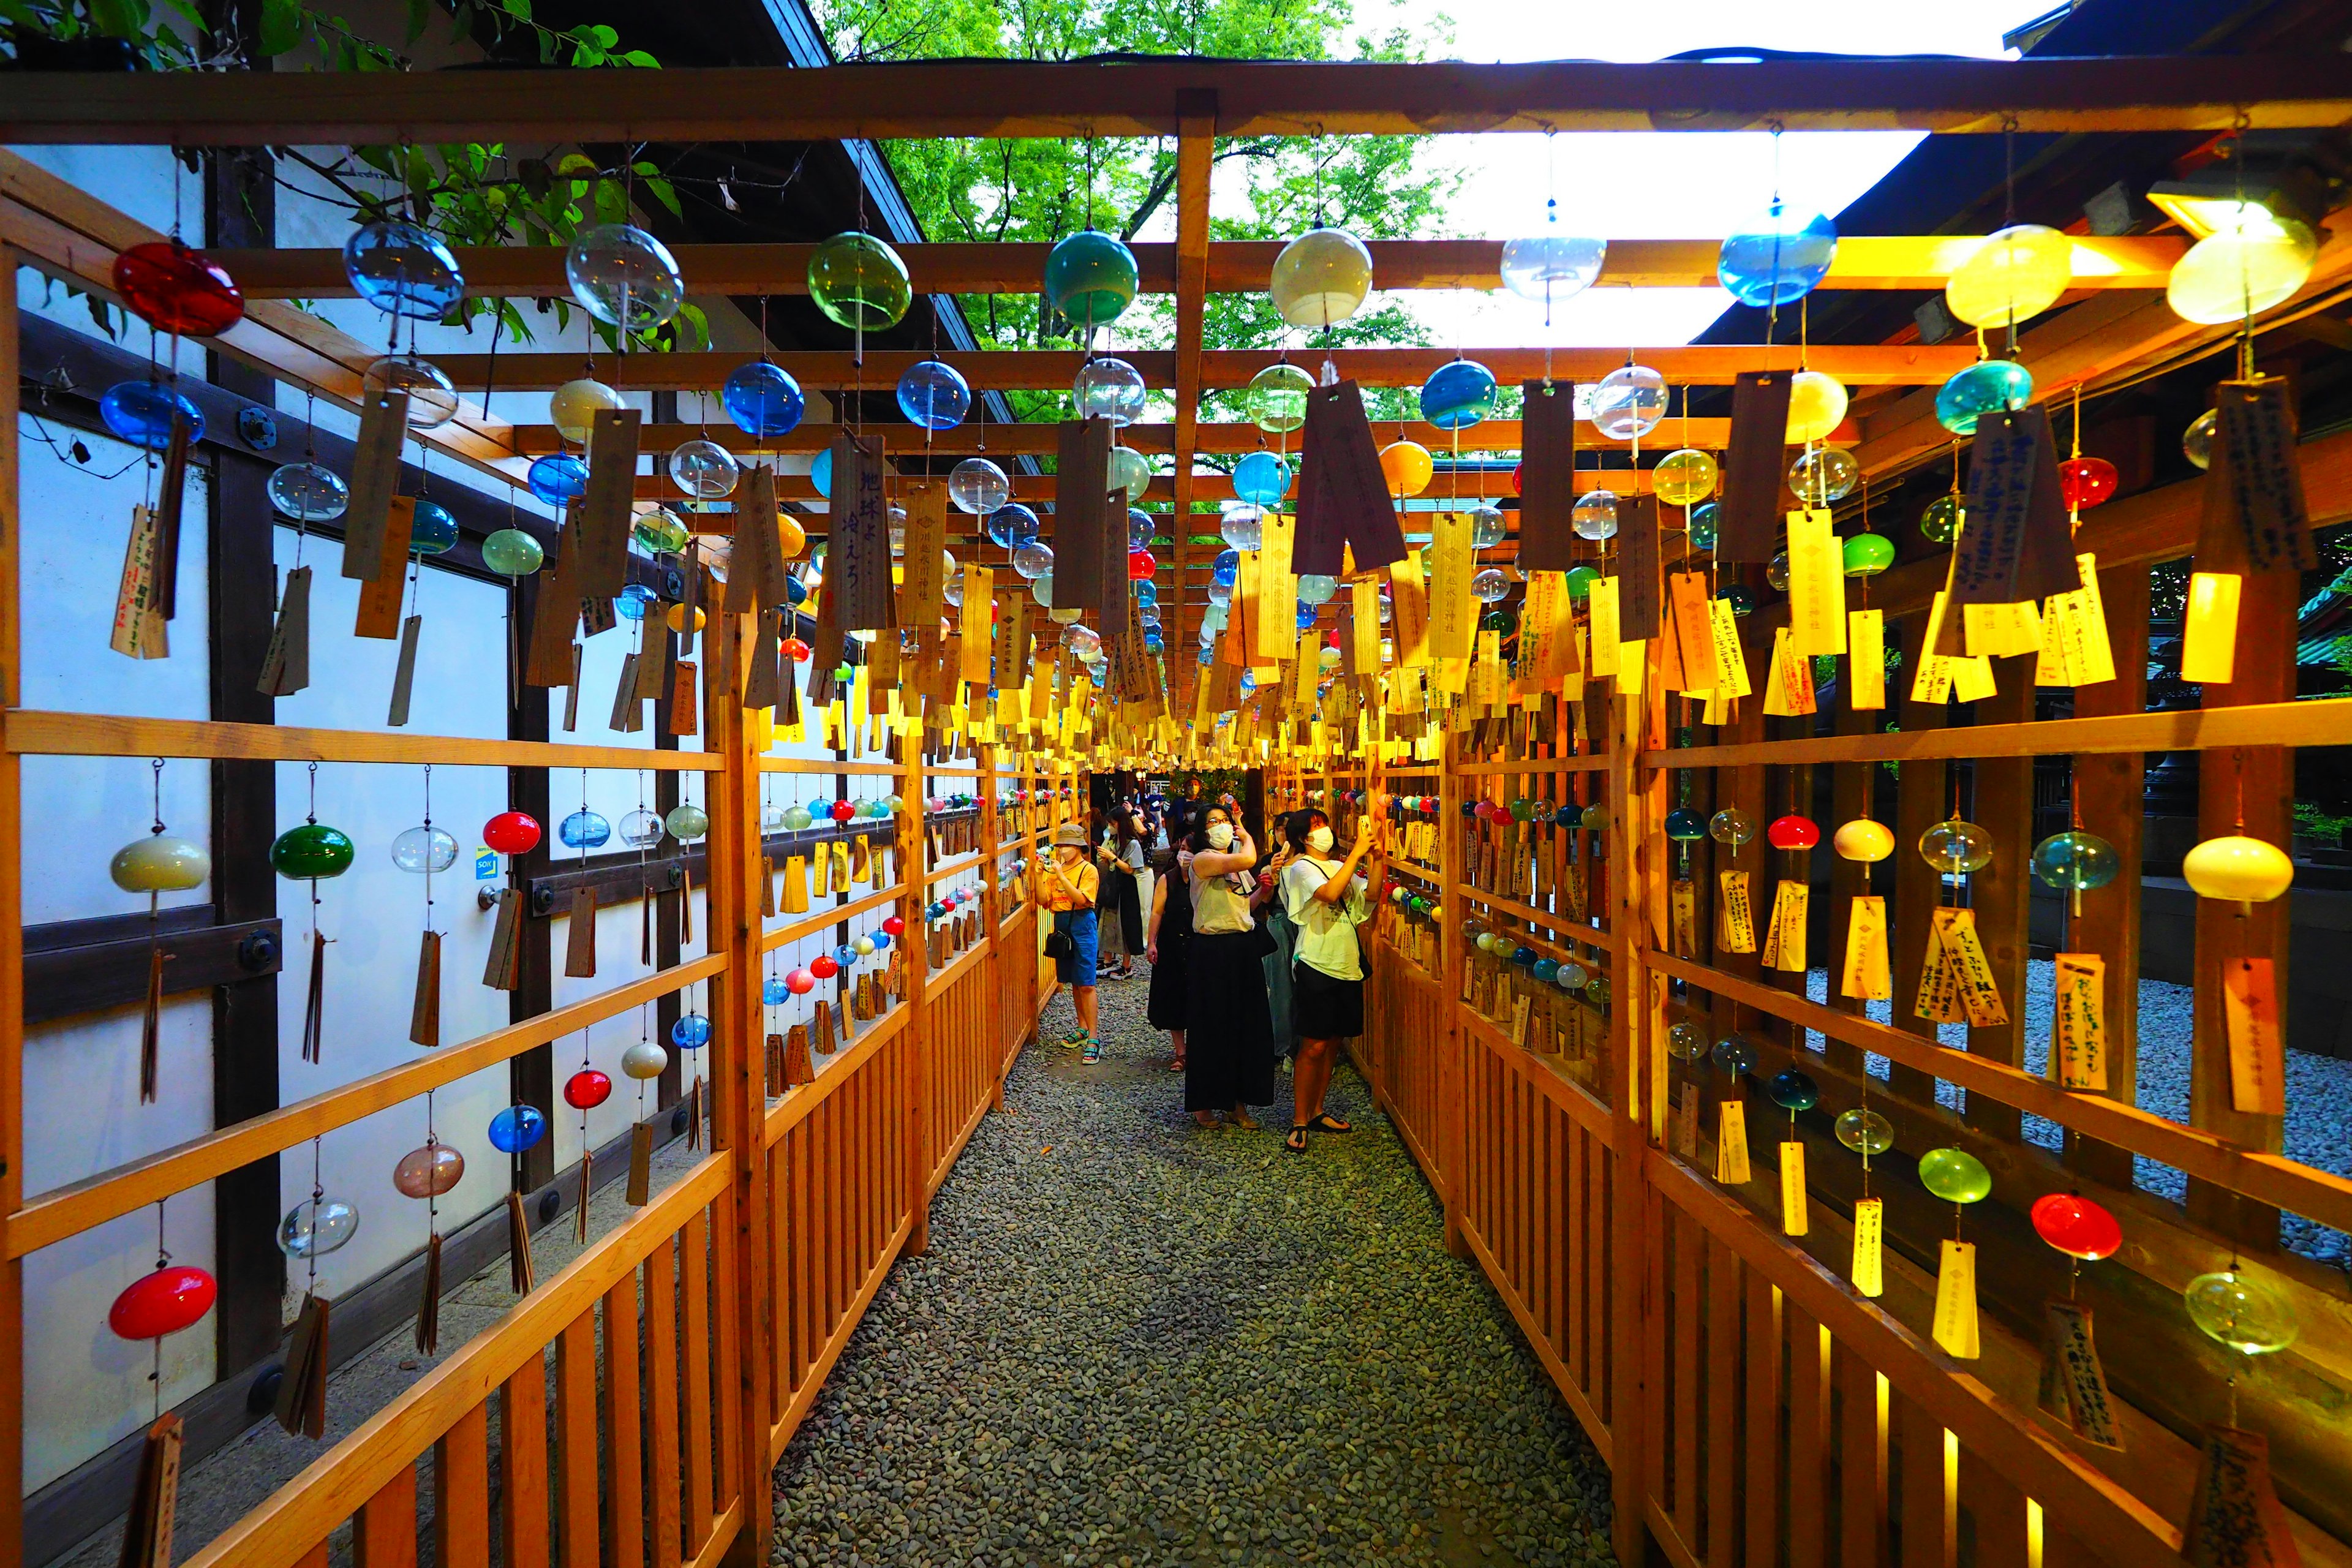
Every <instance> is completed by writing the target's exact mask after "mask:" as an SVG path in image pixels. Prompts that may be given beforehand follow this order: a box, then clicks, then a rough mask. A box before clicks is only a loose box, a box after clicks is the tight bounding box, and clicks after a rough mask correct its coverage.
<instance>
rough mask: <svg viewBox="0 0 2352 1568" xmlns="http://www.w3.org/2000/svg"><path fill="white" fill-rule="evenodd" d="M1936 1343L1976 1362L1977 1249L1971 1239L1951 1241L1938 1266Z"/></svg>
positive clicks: (1961, 1359)
mask: <svg viewBox="0 0 2352 1568" xmlns="http://www.w3.org/2000/svg"><path fill="white" fill-rule="evenodd" d="M1936 1342H1937V1344H1939V1345H1941V1346H1943V1347H1944V1353H1945V1354H1947V1355H1949V1356H1952V1357H1954V1358H1956V1359H1958V1360H1960V1361H1974V1360H1976V1359H1977V1357H1978V1356H1979V1354H1981V1353H1982V1352H1981V1350H1980V1349H1979V1344H1978V1341H1977V1248H1976V1244H1975V1243H1974V1242H1970V1241H1947V1242H1945V1243H1944V1246H1943V1256H1942V1258H1941V1259H1940V1261H1939V1262H1938V1263H1937V1268H1936Z"/></svg>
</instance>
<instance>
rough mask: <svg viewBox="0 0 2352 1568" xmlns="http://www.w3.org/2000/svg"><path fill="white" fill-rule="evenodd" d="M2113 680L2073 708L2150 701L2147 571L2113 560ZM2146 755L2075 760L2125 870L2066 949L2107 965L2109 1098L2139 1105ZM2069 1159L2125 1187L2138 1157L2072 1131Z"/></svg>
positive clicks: (2086, 799)
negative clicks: (2095, 957) (2092, 954)
mask: <svg viewBox="0 0 2352 1568" xmlns="http://www.w3.org/2000/svg"><path fill="white" fill-rule="evenodd" d="M2099 598H2100V601H2101V603H2102V605H2104V607H2105V610H2106V616H2107V637H2108V641H2109V644H2110V646H2111V647H2112V649H2113V651H2114V654H2115V660H2116V678H2115V679H2113V680H2104V681H2101V682H2100V683H2099V684H2097V685H2095V686H2082V687H2077V688H2075V690H2074V715H2075V717H2076V718H2078V719H2079V718H2090V717H2093V716H2094V715H2097V714H2104V713H2138V712H2142V711H2144V710H2146V709H2147V567H2145V566H2116V567H2110V568H2109V569H2107V570H2106V571H2104V572H2101V573H2100V574H2099ZM2074 809H2075V811H2076V812H2077V813H2079V814H2080V815H2081V816H2082V819H2083V825H2084V828H2085V829H2087V830H2088V831H2090V832H2092V833H2095V834H2098V835H2099V836H2100V837H2103V838H2105V840H2106V841H2107V842H2108V843H2110V844H2112V845H2114V846H2115V847H2116V859H2117V860H2119V861H2121V862H2122V865H2123V869H2122V870H2121V871H2120V872H2118V873H2117V874H2116V879H2115V880H2114V881H2112V882H2110V883H2108V884H2107V885H2106V886H2105V887H2104V888H2098V889H2093V890H2092V891H2090V892H2087V893H2084V895H2083V912H2082V914H2081V916H2080V917H2079V918H2078V917H2075V916H2074V915H2073V914H2071V913H2070V914H2069V915H2068V917H2067V923H2066V940H2065V942H2064V943H2063V947H2064V949H2065V951H2067V952H2095V953H2100V954H2103V955H2105V959H2106V963H2107V990H2106V1004H2107V1008H2106V1025H2107V1087H2106V1089H2105V1094H2106V1096H2107V1097H2108V1098H2109V1099H2111V1100H2122V1101H2123V1102H2124V1103H2125V1104H2126V1105H2131V1104H2135V1103H2137V1085H2138V1081H2139V901H2140V861H2141V858H2142V854H2143V850H2142V838H2143V837H2144V824H2145V821H2146V812H2147V755H2146V753H2144V752H2110V753H2105V754H2102V755H2098V756H2083V757H2076V758H2075V759H2074ZM2066 1163H2068V1164H2069V1165H2071V1166H2072V1167H2073V1168H2074V1169H2075V1170H2078V1171H2080V1172H2082V1173H2084V1175H2086V1176H2089V1177H2091V1178H2092V1179H2094V1180H2095V1181H2100V1182H2105V1184H2107V1185H2109V1186H2111V1187H2116V1188H2118V1189H2121V1190H2124V1191H2129V1190H2130V1188H2131V1184H2132V1157H2131V1155H2130V1153H2129V1152H2126V1151H2125V1150H2122V1149H2118V1148H2117V1147H2116V1146H2115V1145H2114V1144H2112V1143H2103V1142H2098V1141H2097V1140H2095V1139H2089V1138H2084V1137H2083V1136H2081V1135H2080V1134H2079V1133H2076V1132H2074V1131H2073V1130H2072V1129H2069V1130H2068V1131H2067V1133H2066Z"/></svg>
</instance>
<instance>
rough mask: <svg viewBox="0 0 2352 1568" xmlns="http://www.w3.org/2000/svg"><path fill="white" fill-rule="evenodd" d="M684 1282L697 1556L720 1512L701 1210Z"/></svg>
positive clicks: (689, 1505) (681, 1261) (706, 1237)
mask: <svg viewBox="0 0 2352 1568" xmlns="http://www.w3.org/2000/svg"><path fill="white" fill-rule="evenodd" d="M678 1284H679V1295H680V1297H681V1298H682V1300H683V1301H684V1304H685V1310H683V1311H682V1312H681V1313H680V1314H679V1318H680V1326H681V1328H682V1330H683V1333H682V1336H681V1338H680V1342H679V1352H678V1353H679V1354H680V1356H681V1357H682V1358H683V1359H684V1360H685V1363H686V1403H685V1405H684V1407H683V1408H682V1410H681V1411H680V1413H679V1419H681V1420H682V1421H683V1422H684V1423H685V1424H686V1542H687V1552H688V1555H693V1554H695V1553H698V1552H700V1551H701V1550H702V1548H703V1546H704V1544H705V1543H706V1542H709V1539H710V1521H711V1520H712V1519H713V1518H714V1517H715V1516H716V1514H717V1511H718V1510H717V1509H716V1508H715V1507H714V1506H713V1504H714V1500H715V1495H716V1494H715V1493H714V1492H713V1491H712V1489H711V1487H712V1481H713V1479H714V1477H713V1472H712V1468H711V1458H712V1455H711V1436H712V1425H711V1424H712V1421H713V1419H714V1418H715V1417H716V1415H717V1414H718V1413H717V1411H716V1410H715V1409H714V1408H713V1407H712V1405H711V1399H710V1221H709V1216H707V1215H704V1214H702V1213H701V1212H699V1211H697V1212H696V1213H694V1214H692V1215H688V1216H687V1221H686V1229H685V1230H684V1231H683V1232H682V1233H681V1234H680V1235H679V1237H678Z"/></svg>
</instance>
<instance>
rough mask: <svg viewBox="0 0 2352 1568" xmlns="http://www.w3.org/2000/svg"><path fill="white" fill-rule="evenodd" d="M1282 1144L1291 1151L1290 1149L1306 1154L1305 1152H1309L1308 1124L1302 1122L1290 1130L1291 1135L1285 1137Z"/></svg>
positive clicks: (1293, 1151) (1295, 1152)
mask: <svg viewBox="0 0 2352 1568" xmlns="http://www.w3.org/2000/svg"><path fill="white" fill-rule="evenodd" d="M1282 1146H1283V1147H1284V1148H1286V1149H1287V1150H1289V1151H1290V1152H1292V1153H1294V1154H1304V1153H1306V1152H1307V1127H1306V1124H1305V1123H1303V1122H1302V1123H1300V1124H1299V1125H1298V1126H1297V1127H1294V1128H1292V1129H1291V1130H1290V1136H1289V1137H1287V1138H1285V1139H1284V1140H1283V1141H1282Z"/></svg>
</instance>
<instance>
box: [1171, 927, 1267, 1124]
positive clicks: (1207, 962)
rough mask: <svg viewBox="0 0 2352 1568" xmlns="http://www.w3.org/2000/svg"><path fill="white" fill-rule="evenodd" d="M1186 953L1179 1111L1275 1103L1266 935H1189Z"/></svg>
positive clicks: (1234, 932)
mask: <svg viewBox="0 0 2352 1568" xmlns="http://www.w3.org/2000/svg"><path fill="white" fill-rule="evenodd" d="M1264 955H1265V937H1264V936H1263V935H1262V934H1261V933H1259V932H1257V931H1220V932H1218V933H1217V934H1215V935H1213V936H1208V935H1202V934H1201V933H1199V932H1197V931H1196V932H1194V933H1193V936H1192V952H1189V953H1188V954H1186V955H1185V958H1186V963H1185V967H1186V969H1187V971H1188V980H1189V984H1188V986H1187V991H1188V993H1189V997H1188V1002H1187V1006H1186V1020H1185V1027H1186V1028H1187V1029H1188V1030H1190V1031H1191V1032H1190V1033H1189V1034H1188V1035H1186V1037H1185V1041H1184V1109H1185V1110H1232V1109H1233V1108H1234V1106H1236V1105H1271V1104H1273V1103H1274V1017H1273V1015H1272V1014H1270V1013H1269V1012H1268V1011H1267V1010H1266V1001H1265V962H1264Z"/></svg>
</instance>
